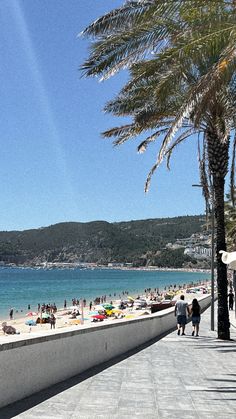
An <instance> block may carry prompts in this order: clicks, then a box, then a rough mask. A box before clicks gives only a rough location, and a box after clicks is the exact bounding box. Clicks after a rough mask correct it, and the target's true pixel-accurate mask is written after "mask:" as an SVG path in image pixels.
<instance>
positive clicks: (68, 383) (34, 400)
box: [0, 328, 175, 419]
mask: <svg viewBox="0 0 236 419" xmlns="http://www.w3.org/2000/svg"><path fill="white" fill-rule="evenodd" d="M173 330H175V328H174V329H171V330H170V331H168V332H167V333H164V334H163V335H160V336H158V337H157V338H155V339H152V340H150V341H148V342H146V343H144V344H142V345H140V346H139V347H137V348H135V349H132V350H130V351H128V352H126V353H125V354H123V355H119V356H117V357H115V358H112V359H111V360H109V361H107V362H104V363H103V364H100V365H98V366H95V367H93V368H90V369H89V370H87V371H85V372H83V373H81V374H79V375H75V376H74V377H72V378H69V379H67V380H65V381H62V382H60V383H58V384H54V385H53V388H52V387H48V388H46V389H45V390H41V391H40V392H38V393H35V394H33V395H31V396H29V397H26V398H24V399H22V400H19V401H17V402H15V403H12V404H10V405H8V406H6V407H3V408H2V409H0V419H11V418H13V417H14V416H16V415H19V414H20V413H23V412H25V411H26V410H28V409H31V408H32V407H34V406H37V405H38V404H40V403H42V402H44V401H45V400H47V399H50V398H51V397H53V396H55V395H57V394H59V393H61V392H63V391H65V390H68V389H69V388H71V387H73V386H75V385H77V384H79V383H81V382H83V381H84V380H86V379H88V378H90V377H93V376H94V375H96V374H99V373H100V372H102V371H103V370H105V369H107V368H109V367H111V366H112V365H115V364H117V363H119V362H121V361H123V360H125V359H127V358H129V357H130V356H132V355H134V354H136V353H138V352H140V351H142V350H144V349H146V348H148V347H149V346H151V345H153V344H154V343H156V342H158V341H160V340H161V339H162V338H163V337H165V336H167V335H168V334H170V333H172V332H173Z"/></svg>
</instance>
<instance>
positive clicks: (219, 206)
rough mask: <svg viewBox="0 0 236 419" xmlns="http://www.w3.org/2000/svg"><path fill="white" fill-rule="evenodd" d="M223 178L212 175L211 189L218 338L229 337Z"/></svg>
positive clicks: (225, 338)
mask: <svg viewBox="0 0 236 419" xmlns="http://www.w3.org/2000/svg"><path fill="white" fill-rule="evenodd" d="M224 183H225V181H224V178H222V177H221V176H217V175H213V190H214V198H215V217H216V222H217V227H216V257H217V287H218V338H219V339H224V340H228V339H230V331H229V326H230V323H229V311H228V301H227V296H228V280H227V267H226V265H225V264H224V263H223V262H222V260H221V254H220V253H219V251H220V250H226V242H225V221H224Z"/></svg>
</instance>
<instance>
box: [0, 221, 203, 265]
mask: <svg viewBox="0 0 236 419" xmlns="http://www.w3.org/2000/svg"><path fill="white" fill-rule="evenodd" d="M204 223H205V217H204V215H196V216H182V217H173V218H156V219H147V220H136V221H123V222H115V223H109V222H106V221H92V222H87V223H80V222H64V223H59V224H55V225H51V226H49V227H43V228H38V229H31V230H24V231H2V232H0V260H1V261H3V262H6V263H16V264H24V263H25V264H31V265H37V264H39V263H43V262H46V261H47V262H79V263H83V262H94V263H99V264H107V263H110V262H128V263H133V264H134V265H137V266H138V265H145V264H146V263H147V261H148V260H149V262H154V259H155V255H156V254H157V253H158V251H161V250H162V249H163V248H164V247H165V245H166V244H167V243H168V242H173V241H175V240H176V239H178V238H185V237H189V236H190V235H191V234H193V233H197V232H200V231H202V226H203V224H204Z"/></svg>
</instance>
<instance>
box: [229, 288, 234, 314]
mask: <svg viewBox="0 0 236 419" xmlns="http://www.w3.org/2000/svg"><path fill="white" fill-rule="evenodd" d="M228 298H229V310H233V307H234V293H233V290H232V288H230V292H229V294H228Z"/></svg>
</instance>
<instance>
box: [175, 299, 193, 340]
mask: <svg viewBox="0 0 236 419" xmlns="http://www.w3.org/2000/svg"><path fill="white" fill-rule="evenodd" d="M189 314H190V311H189V307H188V303H187V302H186V301H184V295H183V294H182V295H181V296H180V300H179V301H177V303H176V304H175V316H176V317H177V334H178V335H180V332H181V330H182V336H183V335H185V333H184V332H185V325H186V323H187V315H189Z"/></svg>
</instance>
